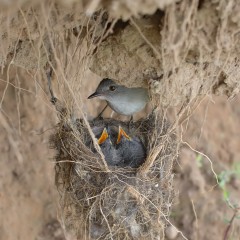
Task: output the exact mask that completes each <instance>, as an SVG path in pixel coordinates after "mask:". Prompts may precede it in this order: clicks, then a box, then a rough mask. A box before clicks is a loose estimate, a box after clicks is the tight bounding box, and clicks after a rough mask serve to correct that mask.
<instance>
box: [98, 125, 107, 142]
mask: <svg viewBox="0 0 240 240" xmlns="http://www.w3.org/2000/svg"><path fill="white" fill-rule="evenodd" d="M107 138H108V132H107V129H106V128H104V129H103V132H102V135H101V137H100V138H99V139H98V144H99V145H100V144H102V143H104V142H105V141H106V139H107Z"/></svg>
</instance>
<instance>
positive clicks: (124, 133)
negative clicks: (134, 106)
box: [117, 126, 131, 144]
mask: <svg viewBox="0 0 240 240" xmlns="http://www.w3.org/2000/svg"><path fill="white" fill-rule="evenodd" d="M122 136H124V137H125V138H127V139H128V140H129V141H131V138H130V137H129V136H128V135H127V134H126V132H125V131H124V130H123V129H122V127H121V126H119V128H118V137H117V144H119V143H120V141H121V139H122Z"/></svg>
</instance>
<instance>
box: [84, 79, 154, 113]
mask: <svg viewBox="0 0 240 240" xmlns="http://www.w3.org/2000/svg"><path fill="white" fill-rule="evenodd" d="M95 97H98V98H100V99H102V100H106V101H107V103H108V105H109V106H110V108H111V109H112V110H113V111H115V112H116V113H119V114H122V115H126V116H133V114H135V113H137V112H139V111H141V110H142V109H143V108H144V107H145V106H146V104H147V102H148V101H149V95H148V90H147V89H146V88H140V87H138V88H128V87H125V86H122V85H119V84H117V83H115V82H114V81H113V80H111V79H109V78H104V79H103V80H102V81H101V82H100V83H99V85H98V87H97V89H96V91H95V92H94V93H93V94H91V95H90V96H89V97H88V99H90V98H95ZM104 110H105V108H104ZM104 110H103V111H104ZM103 111H102V112H103Z"/></svg>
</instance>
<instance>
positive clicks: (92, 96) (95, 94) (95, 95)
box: [88, 92, 101, 99]
mask: <svg viewBox="0 0 240 240" xmlns="http://www.w3.org/2000/svg"><path fill="white" fill-rule="evenodd" d="M99 96H101V94H100V93H98V92H95V93H93V94H91V95H90V96H89V97H88V99H90V98H95V97H99Z"/></svg>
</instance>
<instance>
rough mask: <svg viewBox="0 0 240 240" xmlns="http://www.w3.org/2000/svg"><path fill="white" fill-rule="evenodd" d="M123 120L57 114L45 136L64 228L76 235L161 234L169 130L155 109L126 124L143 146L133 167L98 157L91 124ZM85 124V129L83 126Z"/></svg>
mask: <svg viewBox="0 0 240 240" xmlns="http://www.w3.org/2000/svg"><path fill="white" fill-rule="evenodd" d="M109 124H110V125H121V126H122V127H123V128H124V127H127V124H126V123H125V122H120V121H117V120H113V119H100V120H94V121H91V122H89V125H88V122H85V121H84V120H82V119H77V120H74V121H69V119H68V120H67V118H61V121H60V123H59V124H58V126H57V130H56V131H55V133H54V134H53V135H52V136H51V139H50V142H51V145H52V147H54V148H55V149H56V150H57V155H56V168H55V171H56V186H57V188H58V190H59V192H60V194H61V206H62V209H61V210H62V215H63V219H64V225H65V227H66V229H68V230H71V231H72V232H74V233H75V235H76V237H77V239H163V238H164V228H165V227H166V226H167V224H168V216H169V213H170V207H171V203H172V201H173V196H174V192H173V187H172V180H173V174H172V165H173V162H174V160H175V159H176V157H177V144H176V140H175V137H174V134H172V133H170V132H169V127H168V123H167V121H166V119H164V118H163V117H162V116H160V114H159V113H158V112H153V113H152V114H151V115H150V116H149V117H148V118H146V119H142V120H139V121H137V122H135V123H133V125H132V126H131V131H130V135H134V134H135V135H136V136H138V137H139V138H140V139H141V140H142V142H143V144H144V147H145V149H146V159H145V161H144V163H142V164H141V165H140V166H139V167H130V166H125V167H121V166H114V165H111V164H109V163H107V162H106V161H105V160H104V155H103V154H102V152H101V148H100V147H99V145H98V144H97V141H96V139H95V137H94V134H93V133H92V131H91V128H93V127H95V126H102V128H104V127H105V126H106V125H109ZM89 130H90V131H89Z"/></svg>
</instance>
